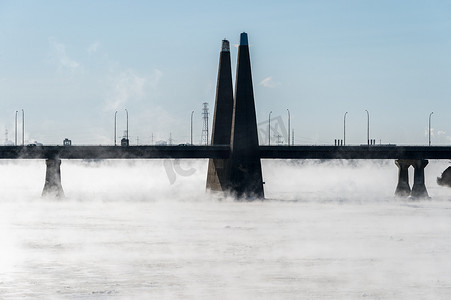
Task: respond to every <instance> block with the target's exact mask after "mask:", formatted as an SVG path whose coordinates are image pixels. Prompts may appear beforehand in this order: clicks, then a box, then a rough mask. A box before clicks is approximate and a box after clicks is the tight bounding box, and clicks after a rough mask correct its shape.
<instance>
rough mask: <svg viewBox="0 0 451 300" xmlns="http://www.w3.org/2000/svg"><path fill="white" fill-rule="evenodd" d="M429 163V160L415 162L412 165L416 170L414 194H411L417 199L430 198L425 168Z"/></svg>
mask: <svg viewBox="0 0 451 300" xmlns="http://www.w3.org/2000/svg"><path fill="white" fill-rule="evenodd" d="M428 163H429V161H428V160H415V161H414V163H413V164H412V165H413V167H414V168H415V173H414V176H413V187H412V193H411V194H410V195H411V196H412V197H415V198H428V197H429V195H428V192H427V190H426V185H425V184H424V168H425V167H426V166H427V164H428Z"/></svg>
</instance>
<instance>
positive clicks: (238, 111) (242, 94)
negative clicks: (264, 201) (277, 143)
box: [230, 32, 264, 200]
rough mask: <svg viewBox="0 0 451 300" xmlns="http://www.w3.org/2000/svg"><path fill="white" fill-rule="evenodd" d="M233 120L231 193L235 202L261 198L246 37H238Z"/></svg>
mask: <svg viewBox="0 0 451 300" xmlns="http://www.w3.org/2000/svg"><path fill="white" fill-rule="evenodd" d="M235 80H236V82H235V100H234V107H233V119H232V136H231V141H230V146H231V151H232V152H231V162H230V163H231V166H230V168H231V169H230V172H231V173H230V174H231V175H230V181H231V190H232V192H233V193H234V194H235V195H236V196H237V197H238V198H244V199H248V200H249V199H254V198H264V191H263V179H262V168H261V162H260V153H259V146H258V133H257V118H256V115H255V103H254V91H253V86H252V73H251V61H250V56H249V43H248V37H247V33H244V32H243V33H241V36H240V46H239V47H238V62H237V70H236V79H235Z"/></svg>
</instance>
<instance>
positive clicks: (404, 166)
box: [395, 159, 412, 197]
mask: <svg viewBox="0 0 451 300" xmlns="http://www.w3.org/2000/svg"><path fill="white" fill-rule="evenodd" d="M395 164H396V165H397V166H398V185H397V186H396V191H395V195H396V196H398V197H408V196H409V195H410V192H411V190H410V185H409V167H410V165H411V164H412V161H411V160H404V159H397V160H395Z"/></svg>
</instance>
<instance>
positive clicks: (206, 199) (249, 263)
mask: <svg viewBox="0 0 451 300" xmlns="http://www.w3.org/2000/svg"><path fill="white" fill-rule="evenodd" d="M448 165H449V162H448V161H430V162H429V165H428V166H427V167H426V169H425V176H426V186H427V189H428V192H429V195H430V196H431V197H432V198H431V199H429V200H421V201H412V200H408V199H397V198H394V196H393V193H394V190H395V187H396V183H397V167H396V166H395V164H394V162H393V161H392V160H382V161H357V160H356V161H326V162H320V161H317V160H305V161H286V160H263V161H262V167H263V178H264V181H265V182H266V183H265V195H266V198H267V200H266V201H254V202H236V201H233V200H232V199H229V198H225V199H224V198H220V197H217V196H215V195H212V194H210V193H206V192H205V178H206V173H207V160H182V161H181V162H180V164H179V165H177V163H175V162H174V161H169V163H168V161H164V160H136V161H120V160H117V161H114V160H108V161H101V162H85V161H77V160H73V161H68V160H63V162H62V165H61V172H62V185H63V188H64V192H65V194H66V198H65V199H63V200H54V199H42V198H41V197H40V194H41V192H42V187H43V185H44V177H45V163H44V161H39V160H37V161H35V160H30V161H0V168H1V169H2V181H1V184H0V189H1V200H0V205H1V209H0V235H1V238H2V246H1V247H0V298H1V299H18V298H20V299H212V298H217V299H258V298H263V299H362V298H364V299H449V297H450V296H451V256H450V255H449V253H450V251H451V237H450V234H449V229H450V228H451V201H450V200H451V189H447V188H444V187H440V186H438V185H437V184H436V177H437V176H440V174H441V172H443V171H444V170H445V169H446V168H447V167H448ZM410 172H411V173H410V174H409V175H410V184H411V186H412V181H413V170H412V168H411V170H410ZM188 174H190V175H188Z"/></svg>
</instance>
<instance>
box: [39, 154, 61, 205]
mask: <svg viewBox="0 0 451 300" xmlns="http://www.w3.org/2000/svg"><path fill="white" fill-rule="evenodd" d="M45 164H46V166H47V169H46V172H45V184H44V189H43V191H42V197H54V198H64V191H63V186H62V185H61V169H60V166H61V160H60V159H56V158H53V159H47V160H46V161H45Z"/></svg>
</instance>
